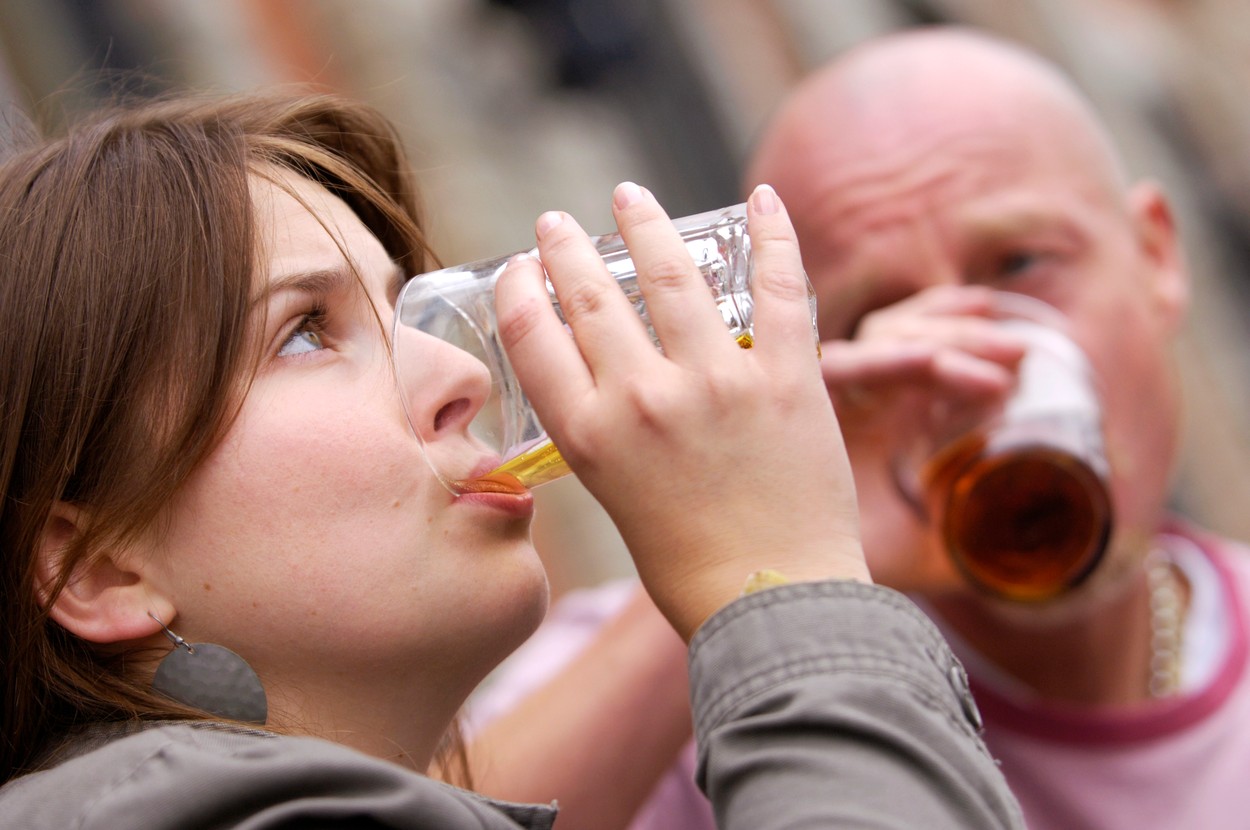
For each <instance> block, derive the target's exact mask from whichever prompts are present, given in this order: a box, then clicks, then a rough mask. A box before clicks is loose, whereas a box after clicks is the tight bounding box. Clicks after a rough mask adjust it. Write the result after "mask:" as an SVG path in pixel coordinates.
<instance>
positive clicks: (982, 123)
mask: <svg viewBox="0 0 1250 830" xmlns="http://www.w3.org/2000/svg"><path fill="white" fill-rule="evenodd" d="M977 133H982V134H985V135H987V136H988V135H994V136H997V137H1000V138H1006V139H1007V142H1006V143H1008V144H1010V143H1017V142H1018V143H1020V144H1021V145H1022V146H1025V145H1028V144H1033V145H1036V146H1037V147H1038V148H1039V149H1041V150H1047V151H1050V150H1054V151H1058V150H1061V151H1062V152H1063V153H1064V154H1065V163H1066V164H1068V165H1080V166H1081V167H1082V168H1084V170H1085V174H1086V176H1087V178H1088V179H1089V181H1090V182H1091V184H1093V183H1095V182H1096V183H1097V184H1098V185H1100V186H1102V187H1104V188H1105V189H1106V192H1107V193H1108V194H1112V195H1118V194H1119V193H1120V192H1121V191H1122V190H1123V187H1124V185H1125V176H1124V173H1123V171H1122V167H1121V164H1120V161H1119V157H1118V154H1117V153H1116V151H1115V150H1114V148H1113V146H1112V142H1111V140H1110V137H1109V136H1108V134H1107V131H1106V130H1105V129H1104V127H1103V126H1102V124H1101V122H1100V120H1099V118H1098V116H1097V114H1096V113H1095V111H1094V109H1093V107H1092V106H1091V104H1090V103H1089V101H1088V100H1087V99H1086V98H1085V97H1084V96H1083V95H1082V94H1081V93H1080V92H1079V91H1078V90H1077V89H1076V88H1075V87H1074V86H1073V84H1072V83H1071V82H1070V81H1069V80H1068V79H1067V78H1066V77H1065V76H1064V75H1063V74H1062V73H1061V72H1060V71H1059V70H1058V69H1057V68H1056V67H1054V66H1053V65H1051V64H1050V63H1048V62H1046V61H1045V60H1043V59H1042V58H1040V57H1038V56H1037V55H1034V54H1033V53H1031V52H1028V51H1026V50H1025V49H1022V48H1020V47H1018V46H1015V45H1013V44H1011V43H1008V42H1005V41H1002V40H999V39H996V38H993V37H991V36H989V35H986V34H983V33H980V32H977V31H975V30H970V29H964V28H957V27H941V28H924V29H912V30H907V31H904V32H900V33H896V34H892V35H887V36H885V37H881V38H877V39H874V40H872V41H869V42H866V43H864V44H860V45H859V46H856V47H854V48H852V49H851V50H849V51H847V52H846V53H844V54H843V55H842V56H840V57H839V58H837V59H835V60H834V61H832V62H831V63H829V64H827V65H826V66H824V67H823V68H821V69H819V70H817V71H816V72H814V73H813V74H812V75H810V76H809V77H808V78H806V79H805V80H804V81H803V82H802V83H800V84H799V85H798V86H797V87H796V88H795V89H794V91H793V92H792V94H791V95H790V96H789V97H788V98H787V99H786V100H785V102H784V103H783V104H782V106H781V107H780V108H779V109H778V111H777V112H776V114H775V116H774V118H773V119H772V121H771V122H770V123H769V124H768V126H767V127H766V129H765V131H764V133H763V135H762V136H761V139H760V141H759V144H758V146H757V148H756V151H755V153H754V154H753V157H752V160H751V163H750V164H749V166H748V170H747V174H746V177H745V181H744V185H745V186H746V190H747V191H748V192H749V190H750V189H751V188H753V187H754V186H755V185H757V184H759V183H761V182H767V183H769V184H772V185H773V186H774V187H776V188H777V190H778V192H779V193H780V194H781V196H782V198H783V199H784V200H785V201H786V204H787V206H788V207H789V209H790V211H791V213H792V214H794V215H795V216H796V220H797V221H798V222H799V223H800V224H803V220H804V218H815V219H817V221H820V220H819V218H818V217H813V216H812V215H811V214H812V212H813V211H816V213H819V210H818V208H817V206H819V205H820V204H821V203H822V202H823V201H824V199H825V197H826V196H827V191H828V190H829V189H830V188H835V187H838V186H840V184H841V180H840V177H839V175H838V171H841V170H854V171H855V172H854V174H853V175H855V176H856V177H860V178H862V177H864V176H871V175H872V165H873V163H874V160H875V159H877V158H879V157H880V158H882V159H888V162H883V163H889V164H893V165H898V164H905V163H906V162H907V159H908V158H920V157H923V156H924V155H926V154H931V153H937V152H942V151H943V148H944V146H945V144H946V142H948V141H952V142H953V141H966V140H968V139H969V138H970V137H973V136H975V134H977ZM804 230H805V229H804V228H803V227H800V233H801V234H802V235H807V234H805V233H803V232H804Z"/></svg>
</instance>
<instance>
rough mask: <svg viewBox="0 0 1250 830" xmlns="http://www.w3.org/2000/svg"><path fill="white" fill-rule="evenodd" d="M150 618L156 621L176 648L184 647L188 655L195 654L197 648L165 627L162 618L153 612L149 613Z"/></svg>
mask: <svg viewBox="0 0 1250 830" xmlns="http://www.w3.org/2000/svg"><path fill="white" fill-rule="evenodd" d="M148 616H149V617H151V618H152V619H154V620H156V622H157V623H158V624H159V625H160V627H161V631H163V632H164V634H165V636H166V637H168V638H169V641H170V642H171V643H173V644H174V648H178V647H179V646H182V647H183V648H185V649H186V650H187V654H195V646H193V645H191V644H190V643H188V642H187V641H186V640H184V639H183V638H181V637H179V636H178V635H177V634H175V633H174V632H172V631H170V630H169V626H167V625H165V623H164V622H163V621H162V620H161V618H160V617H158V616H156V615H155V614H153V613H152V612H151V611H149V612H148Z"/></svg>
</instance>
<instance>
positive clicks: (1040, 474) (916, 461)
mask: <svg viewBox="0 0 1250 830" xmlns="http://www.w3.org/2000/svg"><path fill="white" fill-rule="evenodd" d="M992 317H993V319H995V320H996V321H997V323H998V324H999V325H1001V326H1002V327H1003V329H1005V330H1007V331H1010V332H1012V333H1014V334H1016V335H1018V336H1019V337H1021V338H1022V339H1023V340H1024V341H1025V342H1026V344H1027V351H1026V352H1025V355H1024V357H1023V358H1022V360H1021V362H1020V365H1019V369H1018V376H1017V383H1016V387H1015V389H1014V391H1013V392H1012V394H1011V395H1010V396H1009V397H1008V398H1007V400H1006V401H1005V402H1003V403H1002V404H1001V405H1000V406H999V407H996V408H994V409H991V410H988V411H987V410H986V409H984V408H980V409H978V408H967V409H962V410H961V409H958V408H950V407H944V406H943V405H942V404H938V405H935V407H934V408H933V410H931V411H930V412H928V413H927V416H928V422H927V423H926V424H925V426H924V427H923V429H922V432H923V433H924V435H923V437H921V438H920V439H918V440H917V441H916V442H915V444H914V445H913V446H912V447H911V452H910V453H909V454H907V455H906V456H904V457H902V458H901V459H899V463H898V464H897V465H896V470H895V479H896V481H897V482H898V483H899V485H900V487H901V489H902V491H903V494H904V496H905V497H906V498H907V499H908V501H909V502H911V503H912V504H913V506H915V507H916V508H917V510H918V511H919V512H920V513H921V514H922V515H923V516H924V517H925V519H926V521H927V522H929V524H930V525H931V527H932V528H933V530H934V532H935V534H936V537H937V541H938V543H939V546H940V547H941V549H942V550H943V551H944V552H945V554H946V555H948V556H949V557H950V558H951V560H952V561H953V562H954V563H955V565H956V566H957V567H958V568H959V569H960V571H961V572H962V573H963V574H964V576H965V577H966V578H967V579H968V580H969V581H970V582H971V583H972V584H974V585H976V586H978V587H979V588H981V589H983V590H985V591H987V592H989V593H991V594H995V595H997V596H1000V597H1005V598H1007V599H1011V600H1018V601H1040V600H1046V599H1051V598H1053V597H1056V596H1058V595H1060V594H1062V593H1064V592H1066V591H1069V590H1071V589H1072V588H1074V587H1076V586H1077V585H1079V584H1080V583H1081V582H1083V581H1084V580H1085V578H1086V577H1088V576H1089V574H1090V573H1091V572H1092V571H1093V570H1094V568H1095V567H1096V566H1097V565H1098V563H1099V562H1100V561H1101V560H1102V557H1103V555H1104V554H1105V553H1106V548H1107V544H1108V541H1109V538H1110V534H1111V527H1112V504H1111V494H1110V484H1109V479H1110V466H1109V464H1108V462H1107V458H1106V451H1105V447H1104V440H1103V426H1102V406H1101V396H1100V392H1099V381H1098V379H1097V378H1096V376H1095V374H1094V372H1093V369H1092V367H1091V366H1090V363H1089V360H1088V358H1087V357H1086V355H1085V354H1084V352H1082V351H1081V349H1080V347H1079V346H1077V345H1076V343H1075V342H1074V341H1073V340H1072V338H1071V337H1070V336H1069V335H1068V334H1067V332H1066V325H1067V323H1066V318H1065V317H1064V316H1063V314H1062V313H1060V312H1059V311H1058V310H1057V309H1055V308H1054V307H1052V306H1050V305H1048V304H1046V303H1044V302H1042V301H1040V300H1037V299H1034V298H1032V297H1027V296H1024V295H1020V294H1013V293H1009V292H998V294H997V295H996V297H995V311H994V312H993V314H992Z"/></svg>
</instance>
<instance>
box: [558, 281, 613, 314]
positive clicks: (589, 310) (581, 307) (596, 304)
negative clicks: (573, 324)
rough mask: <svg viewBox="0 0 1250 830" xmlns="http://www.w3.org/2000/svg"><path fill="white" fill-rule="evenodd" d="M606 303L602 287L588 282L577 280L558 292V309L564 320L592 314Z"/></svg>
mask: <svg viewBox="0 0 1250 830" xmlns="http://www.w3.org/2000/svg"><path fill="white" fill-rule="evenodd" d="M606 304H607V296H606V295H605V293H604V291H603V288H602V287H601V286H598V285H595V284H593V283H590V282H579V283H577V284H575V285H571V286H567V287H566V288H565V289H564V290H563V291H562V292H560V309H561V310H562V311H563V312H564V319H566V320H574V319H577V318H582V317H590V316H593V315H595V314H598V313H599V312H600V311H602V310H603V308H604V306H605V305H606Z"/></svg>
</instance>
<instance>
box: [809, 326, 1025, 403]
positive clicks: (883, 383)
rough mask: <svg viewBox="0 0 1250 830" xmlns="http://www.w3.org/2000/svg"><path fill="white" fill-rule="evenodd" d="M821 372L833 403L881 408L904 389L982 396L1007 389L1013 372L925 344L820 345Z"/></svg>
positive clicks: (989, 396) (960, 396)
mask: <svg viewBox="0 0 1250 830" xmlns="http://www.w3.org/2000/svg"><path fill="white" fill-rule="evenodd" d="M821 373H822V375H823V377H824V380H825V385H826V386H827V387H828V389H829V392H830V395H831V396H832V397H833V399H834V402H835V404H850V405H852V406H855V407H857V408H861V409H882V408H884V407H886V406H888V405H889V402H890V401H893V400H899V399H901V396H902V393H906V392H912V391H918V390H925V392H926V393H927V394H931V395H934V396H936V397H941V398H949V399H958V400H985V399H992V398H997V397H1001V396H1003V395H1005V394H1007V393H1008V392H1009V391H1010V389H1011V388H1012V385H1013V384H1014V381H1015V375H1014V373H1013V372H1012V371H1011V370H1010V369H1008V368H1005V367H1003V366H1001V365H999V364H997V363H994V362H992V361H984V360H980V359H978V358H976V357H974V356H971V355H967V354H964V353H962V352H959V351H957V350H952V349H948V348H943V347H940V346H937V345H934V344H926V343H902V344H899V343H855V342H850V341H844V340H835V341H829V342H826V343H825V344H824V347H823V355H822V357H821Z"/></svg>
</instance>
